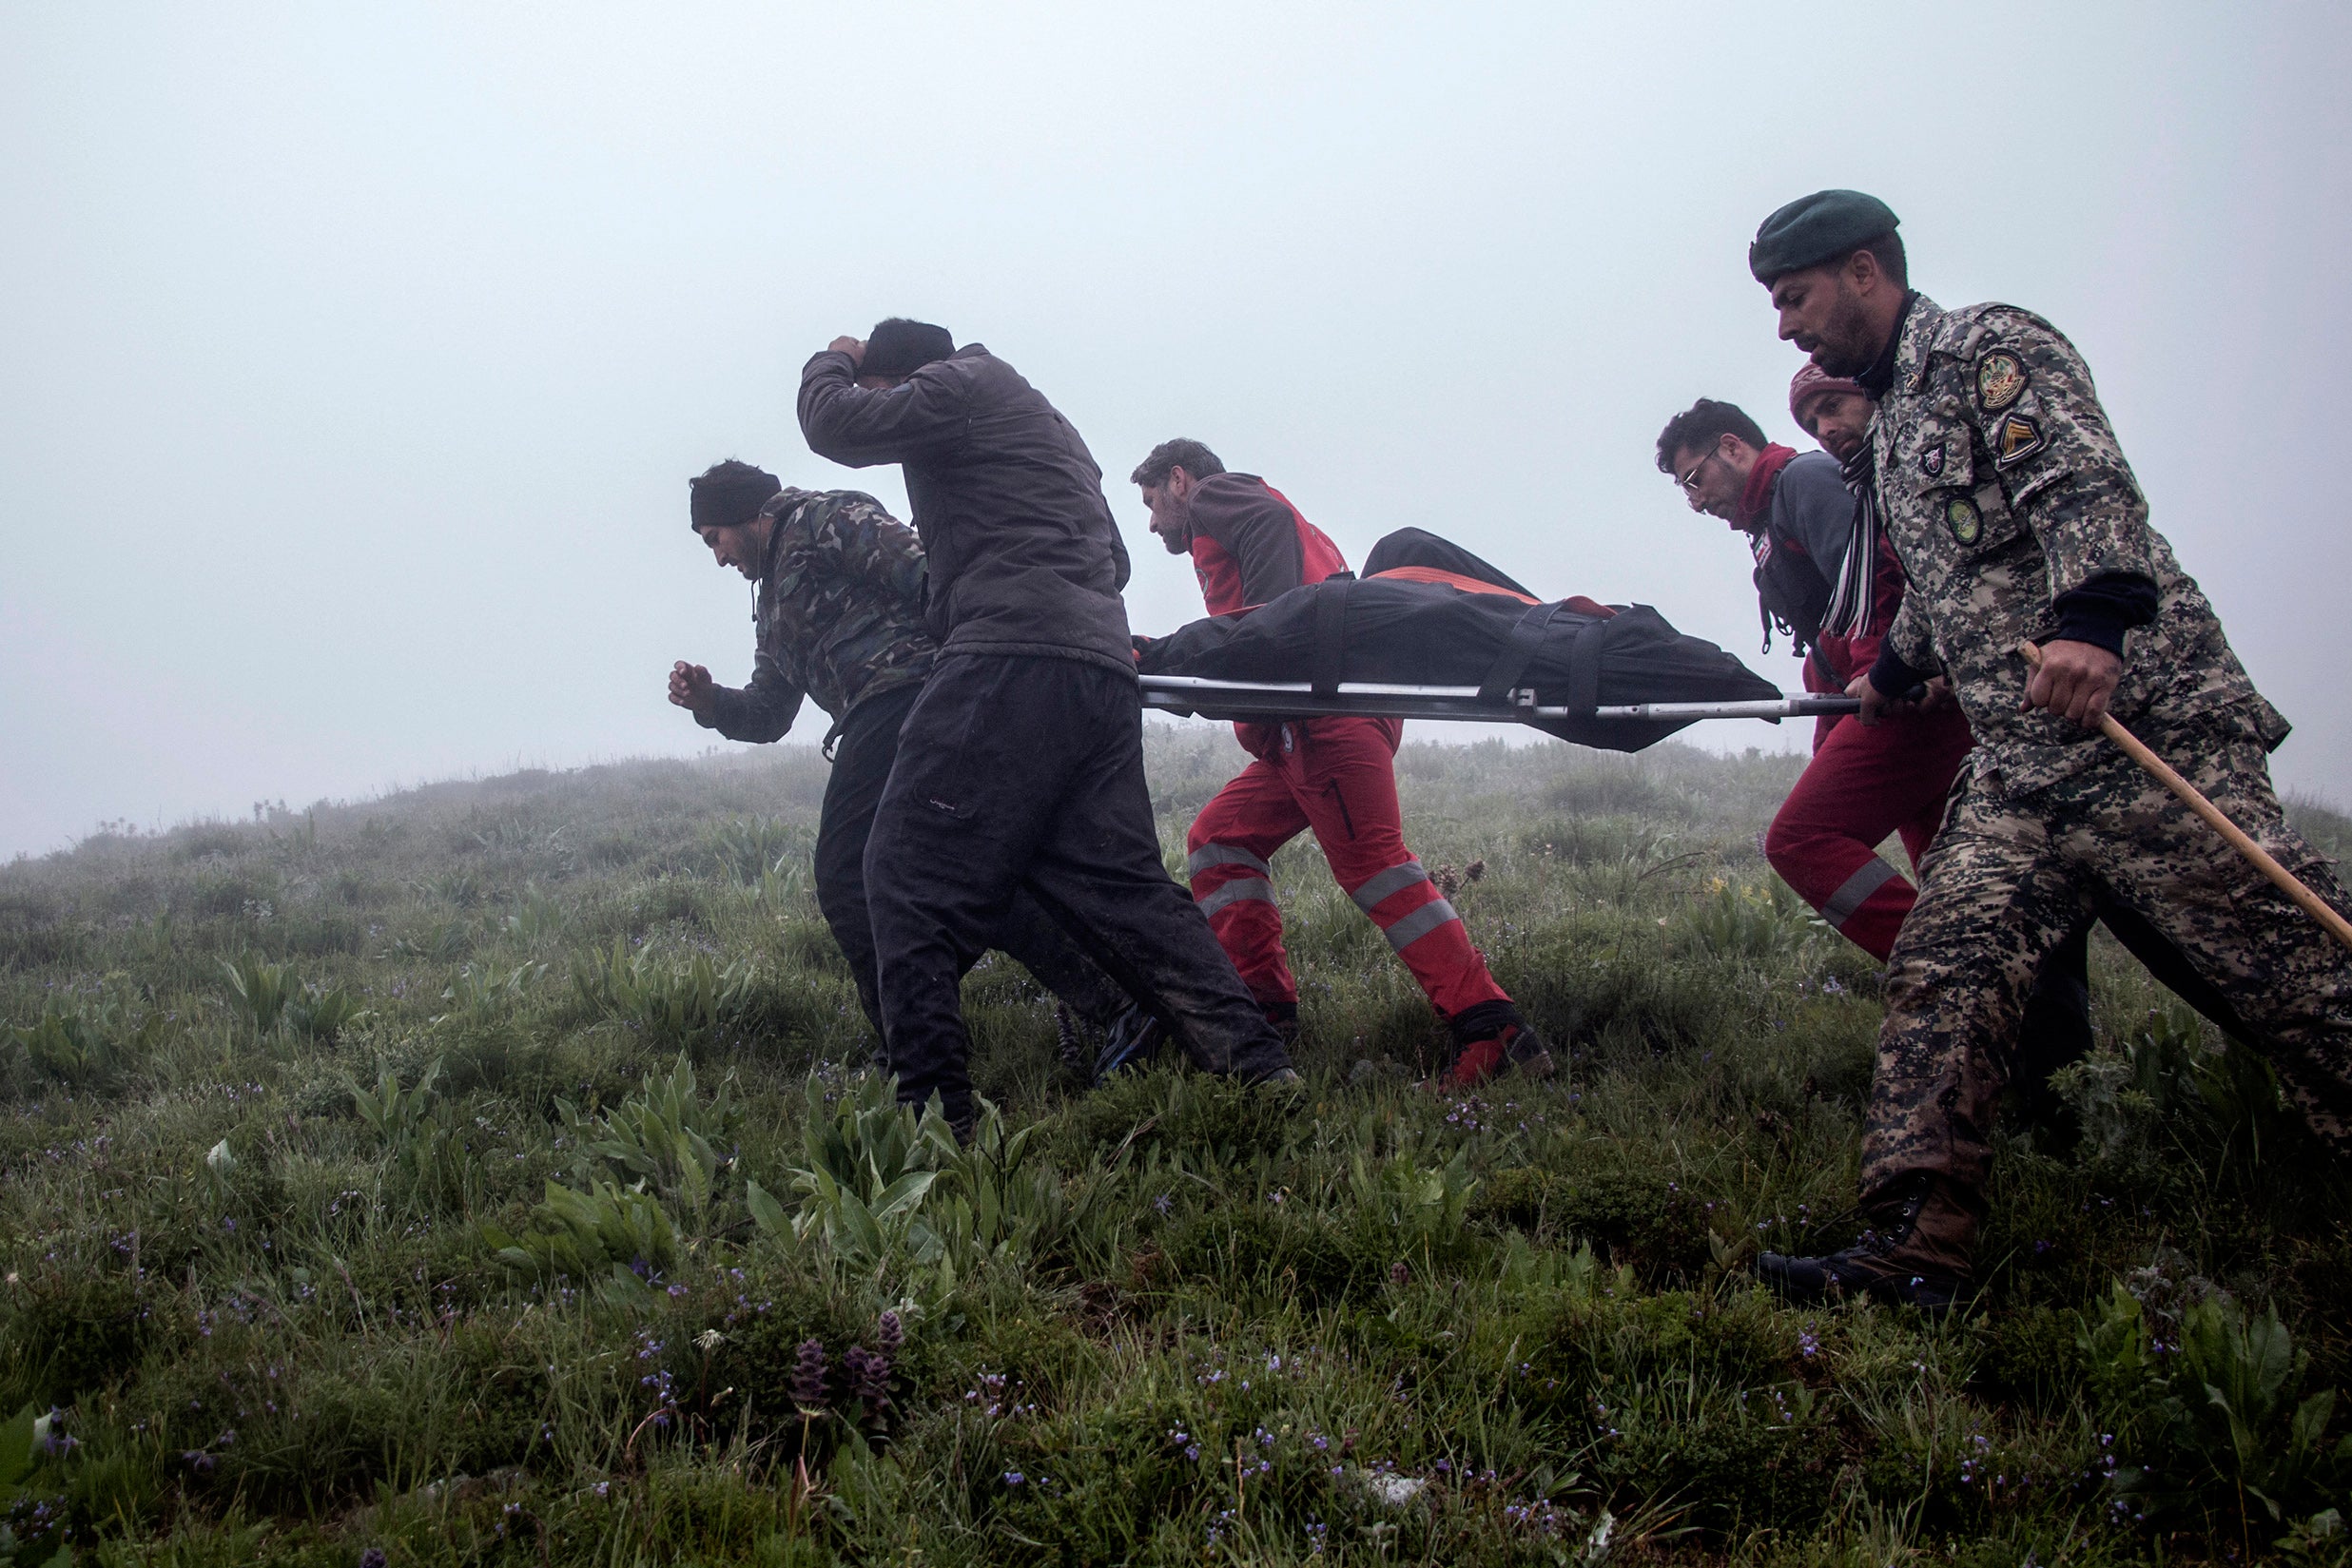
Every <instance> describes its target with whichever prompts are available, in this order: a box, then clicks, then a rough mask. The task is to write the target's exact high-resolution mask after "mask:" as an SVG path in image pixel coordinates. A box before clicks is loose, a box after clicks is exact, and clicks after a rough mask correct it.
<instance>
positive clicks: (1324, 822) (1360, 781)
mask: <svg viewBox="0 0 2352 1568" xmlns="http://www.w3.org/2000/svg"><path fill="white" fill-rule="evenodd" d="M1404 727H1405V726H1403V724H1401V723H1400V722H1398V721H1397V720H1394V719H1315V720H1312V721H1308V722H1303V723H1295V724H1288V725H1282V726H1274V725H1246V726H1240V729H1241V738H1242V744H1243V745H1246V746H1249V747H1250V749H1251V750H1252V751H1253V752H1254V753H1255V754H1256V755H1257V758H1258V760H1257V761H1256V762H1254V763H1252V764H1251V765H1249V766H1248V767H1247V768H1245V769H1243V770H1242V772H1241V774H1240V776H1239V777H1237V778H1235V779H1234V781H1233V782H1232V783H1231V784H1227V785H1226V786H1225V787H1224V788H1223V789H1220V790H1218V791H1217V793H1216V798H1215V800H1212V801H1211V802H1210V803H1208V804H1207V805H1205V806H1203V807H1202V808H1201V812H1200V815H1199V816H1198V817H1197V818H1195V819H1194V822H1193V830H1192V833H1191V834H1190V836H1189V837H1188V838H1187V840H1186V848H1187V849H1188V850H1189V851H1190V852H1191V854H1190V858H1189V859H1188V861H1186V866H1185V869H1186V870H1187V871H1188V872H1189V873H1190V874H1191V876H1192V880H1193V897H1194V898H1195V900H1198V901H1199V904H1200V908H1201V912H1202V913H1203V914H1205V915H1207V916H1208V917H1209V929H1210V930H1212V931H1214V932H1215V933H1216V939H1217V940H1218V941H1219V942H1221V943H1223V944H1224V947H1225V951H1226V953H1227V954H1228V955H1229V956H1231V957H1232V958H1233V960H1234V968H1236V969H1238V970H1240V971H1241V978H1242V980H1243V982H1244V983H1245V984H1247V985H1248V986H1249V988H1250V992H1251V994H1252V995H1253V996H1254V997H1257V999H1258V1001H1259V1003H1260V1004H1261V1005H1269V1006H1290V1007H1295V1006H1296V1005H1297V1003H1298V982H1297V980H1295V979H1294V978H1292V975H1291V964H1290V958H1289V957H1288V955H1286V954H1285V953H1284V952H1283V950H1282V914H1281V911H1280V910H1278V909H1277V908H1275V906H1274V889H1273V881H1272V880H1271V878H1272V875H1273V867H1272V866H1271V865H1270V864H1269V863H1268V862H1269V861H1272V860H1273V853H1274V851H1275V850H1277V849H1279V848H1281V847H1282V846H1283V845H1284V844H1286V843H1288V842H1291V840H1293V839H1294V838H1296V837H1297V836H1298V834H1299V832H1300V831H1301V830H1302V829H1306V828H1312V829H1313V830H1314V836H1315V842H1317V843H1318V844H1320V845H1322V847H1323V858H1324V859H1325V860H1326V861H1329V862H1330V863H1331V867H1332V876H1333V877H1334V878H1336V879H1337V880H1338V881H1339V885H1340V886H1341V887H1343V888H1345V889H1346V890H1347V893H1348V896H1349V897H1350V898H1351V899H1353V900H1355V905H1356V907H1357V908H1358V909H1361V910H1362V911H1364V913H1365V914H1367V915H1369V916H1370V917H1371V921H1372V923H1373V924H1374V925H1376V926H1378V927H1380V929H1381V932H1382V934H1383V935H1385V936H1386V937H1387V938H1388V939H1389V945H1390V947H1392V948H1394V949H1395V950H1396V955H1397V957H1398V958H1402V959H1404V960H1405V967H1406V968H1408V969H1409V970H1411V971H1412V975H1413V978H1415V979H1416V980H1419V981H1420V982H1421V989H1422V990H1423V991H1425V992H1427V993H1428V994H1429V1002H1430V1005H1432V1006H1433V1007H1435V1008H1436V1009H1437V1011H1438V1013H1439V1014H1440V1016H1444V1017H1446V1018H1448V1019H1450V1018H1453V1017H1455V1016H1458V1015H1460V1014H1462V1013H1464V1012H1465V1011H1467V1010H1468V1009H1470V1008H1472V1007H1476V1006H1478V1005H1479V1004H1480V1003H1492V1002H1500V1003H1503V1004H1505V1005H1506V1006H1507V1005H1508V1003H1509V997H1506V996H1505V995H1504V992H1503V988H1502V987H1501V986H1499V985H1497V984H1495V983H1494V977H1493V976H1492V975H1490V974H1488V973H1487V960H1486V959H1485V958H1481V957H1479V953H1478V949H1476V948H1475V947H1472V946H1471V945H1470V938H1469V933H1468V932H1467V931H1465V930H1464V929H1463V927H1462V918H1461V917H1460V916H1459V915H1456V914H1455V913H1454V909H1453V905H1452V904H1450V903H1448V902H1447V900H1446V899H1445V897H1444V896H1443V895H1442V894H1440V893H1439V892H1438V890H1437V886H1436V884H1435V883H1433V882H1431V881H1429V873H1427V872H1426V871H1424V870H1422V869H1421V862H1420V861H1417V860H1415V859H1414V858H1413V853H1412V851H1411V850H1409V849H1408V848H1406V847H1405V827H1404V823H1403V821H1402V819H1401V817H1400V815H1399V812H1398V809H1397V803H1396V768H1395V758H1396V745H1397V741H1398V740H1399V738H1400V737H1401V736H1402V735H1403V733H1404Z"/></svg>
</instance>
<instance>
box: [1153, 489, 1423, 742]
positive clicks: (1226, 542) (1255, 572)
mask: <svg viewBox="0 0 2352 1568" xmlns="http://www.w3.org/2000/svg"><path fill="white" fill-rule="evenodd" d="M1192 552H1193V573H1194V575H1195V576H1196V577H1198V578H1199V579H1200V596H1201V598H1203V599H1204V600H1206V601H1207V602H1208V606H1209V613H1210V614H1212V615H1233V614H1237V613H1239V612H1240V611H1242V610H1254V609H1256V608H1257V607H1258V606H1259V605H1262V604H1265V603H1266V602H1267V601H1269V600H1271V599H1273V598H1276V597H1278V596H1280V595H1281V594H1284V593H1288V592H1289V591H1290V590H1293V589H1294V588H1303V587H1305V586H1306V585H1307V584H1309V583H1319V582H1321V581H1322V580H1323V579H1324V578H1326V577H1329V576H1332V574H1333V573H1335V572H1341V571H1347V570H1348V558H1347V557H1346V556H1345V555H1342V554H1341V553H1340V552H1339V547H1338V546H1337V545H1335V544H1333V543H1332V541H1331V539H1330V537H1329V536H1328V535H1326V534H1325V533H1324V532H1323V531H1322V530H1321V529H1319V528H1317V527H1315V526H1314V524H1312V523H1311V522H1309V521H1307V519H1306V518H1305V517H1303V516H1301V515H1300V514H1299V511H1298V508H1296V507H1294V506H1293V505H1291V503H1290V501H1289V500H1288V499H1286V498H1285V497H1284V495H1283V494H1282V492H1280V491H1278V490H1276V489H1274V487H1273V486H1272V485H1270V484H1268V483H1267V482H1266V481H1265V480H1263V479H1261V478H1259V477H1258V476H1257V475H1256V474H1211V475H1210V476H1209V477H1208V478H1206V479H1203V480H1201V481H1200V483H1199V485H1198V486H1197V487H1196V488H1195V490H1194V491H1193V538H1192ZM1388 722H1389V723H1390V724H1394V721H1388ZM1395 728H1396V731H1397V733H1398V734H1402V733H1403V732H1404V726H1402V725H1396V726H1395ZM1282 730H1283V726H1281V725H1279V724H1262V723H1261V724H1236V725H1234V737H1235V738H1236V739H1238V740H1239V741H1240V742H1241V748H1242V749H1243V750H1244V751H1247V752H1249V753H1250V755H1252V756H1253V757H1267V758H1271V757H1273V756H1274V755H1275V754H1276V753H1277V752H1278V751H1279V750H1280V749H1281V746H1282ZM1391 741H1392V742H1393V737H1391Z"/></svg>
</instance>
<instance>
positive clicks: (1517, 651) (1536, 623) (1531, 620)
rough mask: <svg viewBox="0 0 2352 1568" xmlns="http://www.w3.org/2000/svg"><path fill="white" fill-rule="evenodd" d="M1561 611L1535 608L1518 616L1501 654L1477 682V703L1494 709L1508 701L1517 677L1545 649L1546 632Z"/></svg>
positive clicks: (1505, 640) (1554, 608) (1554, 606)
mask: <svg viewBox="0 0 2352 1568" xmlns="http://www.w3.org/2000/svg"><path fill="white" fill-rule="evenodd" d="M1560 609H1561V607H1560V606H1558V605H1556V604H1553V605H1537V606H1535V607H1533V608H1532V609H1530V610H1528V611H1527V612H1526V614H1525V615H1522V616H1520V617H1519V620H1518V623H1517V624H1516V625H1514V626H1513V627H1512V628H1511V634H1510V635H1509V636H1508V637H1507V638H1506V639H1504V642H1503V651H1502V652H1501V653H1498V654H1496V655H1495V660H1494V664H1493V666H1492V667H1491V668H1488V669H1487V678H1486V679H1485V680H1483V681H1481V682H1479V683H1478V700H1479V701H1480V702H1482V703H1485V704H1487V705H1488V706H1490V707H1495V706H1500V705H1501V704H1503V703H1505V702H1506V701H1508V700H1509V698H1510V694H1511V689H1512V688H1513V687H1516V686H1518V685H1519V678H1520V677H1521V676H1523V675H1525V674H1526V672H1527V666H1529V665H1531V664H1533V663H1534V662H1535V655H1536V651H1537V650H1538V649H1539V648H1542V647H1543V646H1544V636H1545V633H1546V632H1547V631H1549V630H1550V629H1551V619H1552V617H1553V616H1554V615H1557V614H1559V613H1560Z"/></svg>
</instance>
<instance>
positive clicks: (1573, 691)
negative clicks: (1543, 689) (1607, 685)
mask: <svg viewBox="0 0 2352 1568" xmlns="http://www.w3.org/2000/svg"><path fill="white" fill-rule="evenodd" d="M1608 628H1609V623H1608V622H1606V621H1587V622H1585V623H1584V625H1583V626H1580V627H1578V628H1577V629H1576V636H1575V637H1574V638H1573V639H1572V640H1571V641H1570V642H1569V644H1568V693H1567V703H1566V707H1567V709H1568V711H1569V712H1570V713H1573V714H1577V715H1579V716H1582V715H1584V714H1589V713H1591V712H1592V711H1593V710H1594V709H1595V708H1597V707H1600V706H1601V645H1602V644H1603V643H1604V642H1606V641H1608Z"/></svg>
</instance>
